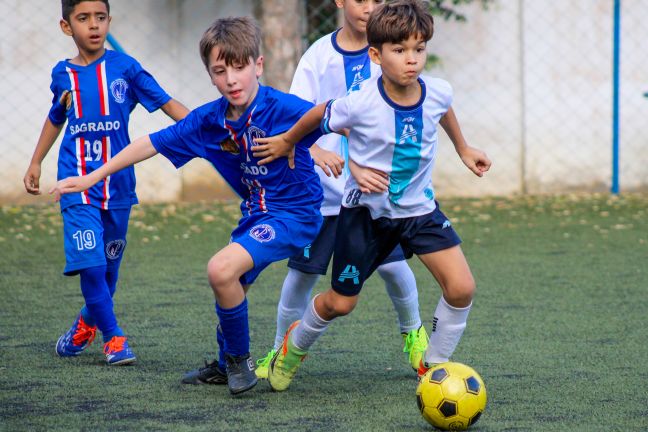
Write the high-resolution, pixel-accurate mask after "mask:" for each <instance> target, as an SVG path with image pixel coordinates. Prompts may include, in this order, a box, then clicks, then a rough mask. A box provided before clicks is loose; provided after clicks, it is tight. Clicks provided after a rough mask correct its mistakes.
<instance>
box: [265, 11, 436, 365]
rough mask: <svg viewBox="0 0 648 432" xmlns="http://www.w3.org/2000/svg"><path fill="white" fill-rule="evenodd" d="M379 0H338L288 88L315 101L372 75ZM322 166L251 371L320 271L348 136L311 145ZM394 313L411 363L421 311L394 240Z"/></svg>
mask: <svg viewBox="0 0 648 432" xmlns="http://www.w3.org/2000/svg"><path fill="white" fill-rule="evenodd" d="M380 3H382V1H373V0H350V1H349V0H347V1H344V0H337V1H336V5H337V7H338V8H341V9H342V10H343V12H344V25H343V27H342V28H340V29H338V30H336V31H335V32H333V33H331V34H328V35H326V36H324V37H322V38H321V39H319V40H317V41H316V42H315V43H314V44H313V45H312V46H311V47H310V48H309V49H308V50H307V51H306V53H304V55H303V56H302V58H301V60H300V61H299V65H298V66H297V70H296V71H295V75H294V77H293V82H292V85H291V87H290V93H292V94H294V95H297V96H299V97H300V98H302V99H305V100H307V101H309V102H312V103H314V104H320V103H323V102H327V101H329V100H331V99H337V98H341V97H344V96H345V95H347V94H349V93H351V92H354V91H357V90H359V89H360V87H361V86H363V85H365V83H367V82H372V81H375V78H376V76H378V75H380V67H379V66H378V65H377V64H375V63H373V62H371V61H370V59H369V55H368V50H369V46H368V45H367V33H366V24H367V20H368V19H369V14H370V13H371V12H372V11H373V10H374V9H375V7H376V6H377V5H378V4H380ZM310 152H311V155H312V156H313V159H314V160H315V161H316V163H317V165H319V166H320V167H323V170H317V173H318V174H319V177H320V182H321V183H322V188H323V189H324V201H323V202H322V207H321V209H320V210H321V212H322V215H323V216H324V222H323V224H322V228H321V230H320V232H319V234H318V236H317V238H316V239H315V241H313V243H312V244H310V245H308V246H307V247H306V248H305V249H304V250H303V252H302V253H300V254H299V255H296V256H294V257H292V258H291V259H290V260H289V261H288V274H287V275H286V278H285V280H284V283H283V287H282V289H281V298H280V299H279V304H278V305H277V329H276V334H275V342H274V347H273V349H272V350H271V351H270V352H269V353H268V355H266V357H265V358H263V359H260V360H258V361H257V368H256V370H255V372H256V375H257V377H259V378H267V376H268V365H269V364H270V360H271V359H272V357H273V356H274V354H275V352H276V350H277V349H278V348H279V347H280V346H281V344H282V342H283V337H284V335H285V333H286V331H287V330H288V327H289V326H290V324H292V323H293V322H294V321H296V320H298V319H299V318H301V317H302V316H303V314H304V312H305V311H306V308H307V307H308V303H309V300H310V296H311V292H312V290H313V287H314V286H315V284H316V283H317V281H318V280H319V278H320V275H325V274H326V270H327V268H328V265H329V262H330V261H331V256H332V255H333V246H334V242H335V231H336V228H337V223H338V214H339V213H340V205H341V204H342V193H343V192H344V184H345V182H346V178H348V177H349V170H348V165H347V164H346V163H345V162H346V161H347V159H348V143H347V139H346V137H344V136H340V135H338V134H329V135H325V136H323V137H321V138H320V139H319V140H318V141H317V143H316V144H313V146H312V147H311V148H310ZM376 270H377V272H378V274H379V275H380V277H382V279H383V280H384V281H385V288H386V289H387V293H388V294H389V297H390V298H391V300H392V303H393V305H394V309H396V312H397V314H398V321H399V327H400V333H401V335H402V337H403V342H404V347H403V352H405V353H407V354H408V360H409V363H410V365H411V366H412V368H413V369H414V370H416V369H417V368H418V365H419V363H420V361H421V357H422V356H423V353H424V352H425V350H426V348H427V341H428V335H427V333H426V331H425V327H423V326H422V323H421V317H420V315H419V305H418V291H417V289H416V278H415V277H414V273H413V272H412V270H411V269H410V268H409V266H408V265H407V262H406V261H405V256H404V254H403V250H402V248H401V247H400V245H398V246H396V248H395V249H394V250H393V251H392V252H391V253H390V254H389V255H388V256H387V257H386V258H385V260H384V261H382V263H380V265H379V266H378V268H377V269H376Z"/></svg>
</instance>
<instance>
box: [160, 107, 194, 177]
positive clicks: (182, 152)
mask: <svg viewBox="0 0 648 432" xmlns="http://www.w3.org/2000/svg"><path fill="white" fill-rule="evenodd" d="M149 137H150V139H151V143H152V144H153V147H155V150H157V151H158V153H160V154H161V155H163V156H164V157H166V158H167V159H169V160H170V161H171V163H172V164H173V165H174V166H175V167H176V168H180V167H181V166H183V165H184V164H186V163H187V162H189V161H190V160H191V159H193V158H196V157H201V158H204V157H205V155H206V150H205V143H206V140H205V137H204V129H203V117H202V116H201V115H200V113H199V112H196V111H195V110H194V111H192V112H190V113H189V115H188V116H187V117H185V118H184V119H182V120H180V121H179V122H178V123H176V124H173V125H171V126H169V127H167V128H165V129H162V130H160V131H158V132H155V133H152V134H150V135H149Z"/></svg>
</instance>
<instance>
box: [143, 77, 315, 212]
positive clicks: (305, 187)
mask: <svg viewBox="0 0 648 432" xmlns="http://www.w3.org/2000/svg"><path fill="white" fill-rule="evenodd" d="M228 106H229V102H228V101H227V99H225V98H220V99H218V100H216V101H213V102H210V103H208V104H205V105H203V106H201V107H199V108H197V109H195V110H193V111H192V112H191V113H190V114H189V115H188V116H187V117H186V118H184V119H183V120H181V121H179V122H178V123H176V124H174V125H172V126H169V127H168V128H166V129H163V130H161V131H159V132H156V133H154V134H151V135H150V138H151V142H152V143H153V146H154V147H155V148H156V150H157V151H158V152H159V153H161V154H162V155H164V156H165V157H166V158H168V159H169V160H170V161H171V162H172V163H173V164H174V165H175V166H176V167H177V168H179V167H181V166H182V165H184V164H186V163H187V162H189V161H190V160H191V159H193V158H196V157H200V158H203V159H206V160H207V161H209V162H211V163H212V165H214V167H215V168H216V169H217V170H218V171H219V172H220V173H221V175H222V176H223V177H224V178H225V180H226V181H227V182H228V183H229V184H230V186H232V188H234V190H235V191H237V193H238V194H239V195H240V196H241V197H242V198H243V202H242V203H241V213H242V214H243V215H244V216H251V215H256V214H263V213H267V214H272V215H275V216H280V215H281V214H286V215H287V216H289V217H292V218H297V219H299V218H302V217H303V218H312V217H313V216H317V217H320V213H319V207H320V204H321V202H322V187H321V186H320V183H319V178H318V176H317V174H316V173H315V170H314V165H313V160H312V159H311V157H310V153H309V152H308V147H310V145H312V144H313V143H314V142H315V140H317V138H319V136H320V132H319V131H315V132H313V133H311V134H310V135H308V136H307V137H305V138H304V139H303V140H302V141H301V142H299V143H298V144H297V146H296V147H295V169H291V168H290V167H289V166H288V159H287V158H285V157H284V158H279V159H276V160H274V161H272V162H270V163H269V164H267V165H258V163H257V162H258V161H259V159H258V158H255V157H254V156H252V149H251V147H252V144H253V139H254V138H261V137H265V136H274V135H278V134H281V133H283V132H285V131H287V130H288V129H290V127H291V126H292V125H293V124H294V123H296V122H297V120H299V118H300V117H301V116H302V115H304V114H305V113H306V112H307V111H308V110H309V109H310V108H312V107H313V104H311V103H310V102H306V101H304V100H302V99H300V98H298V97H297V96H293V95H289V94H286V93H282V92H280V91H278V90H275V89H273V88H270V87H265V86H261V85H260V86H259V91H258V93H257V95H256V97H255V99H254V101H253V102H252V103H251V104H250V106H249V107H248V109H247V110H246V111H245V113H243V115H241V117H240V118H239V119H238V120H236V121H231V120H227V119H226V114H227V108H228Z"/></svg>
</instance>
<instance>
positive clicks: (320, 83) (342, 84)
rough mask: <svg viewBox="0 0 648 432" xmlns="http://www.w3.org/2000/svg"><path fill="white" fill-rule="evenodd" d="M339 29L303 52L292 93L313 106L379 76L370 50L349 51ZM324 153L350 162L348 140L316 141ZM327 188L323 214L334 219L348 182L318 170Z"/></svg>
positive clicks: (325, 138) (327, 138)
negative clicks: (342, 40) (329, 152)
mask: <svg viewBox="0 0 648 432" xmlns="http://www.w3.org/2000/svg"><path fill="white" fill-rule="evenodd" d="M338 32H339V30H337V31H335V32H333V33H331V34H328V35H326V36H324V37H322V38H320V39H319V40H317V41H316V42H315V43H314V44H313V45H311V47H310V48H308V50H307V51H306V52H305V53H304V55H303V56H302V58H301V60H300V61H299V64H298V65H297V70H296V71H295V75H294V77H293V81H292V85H291V86H290V93H292V94H294V95H297V96H299V97H300V98H302V99H305V100H307V101H309V102H312V103H314V104H320V103H324V102H326V101H329V100H331V99H338V98H342V97H344V96H346V95H347V94H349V93H351V92H354V91H357V90H359V89H360V87H361V86H362V85H364V83H366V82H368V81H369V80H370V79H372V78H373V79H375V77H376V76H377V75H379V74H380V67H379V66H378V65H376V64H375V63H372V62H371V60H369V55H368V51H369V47H368V46H367V47H365V48H364V49H361V50H358V51H346V50H344V49H342V48H341V47H340V46H339V45H338V44H337V41H336V38H337V34H338ZM317 145H319V146H320V147H321V148H323V149H324V150H328V151H332V152H335V153H337V154H339V155H341V156H342V157H344V159H345V161H346V160H347V159H348V145H347V140H346V138H345V137H343V136H340V135H338V134H330V135H325V136H323V137H321V138H320V139H319V140H318V141H317ZM317 173H318V174H319V177H320V181H321V182H322V187H323V189H324V201H323V202H322V208H321V211H322V215H324V216H334V215H337V214H338V213H339V212H340V204H341V202H342V192H343V191H344V184H345V181H346V180H345V179H346V177H348V175H349V171H348V167H347V168H345V170H344V174H345V175H343V176H340V177H338V178H335V177H333V176H331V177H327V176H326V174H324V172H323V171H322V170H320V169H318V170H317Z"/></svg>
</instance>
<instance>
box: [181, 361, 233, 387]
mask: <svg viewBox="0 0 648 432" xmlns="http://www.w3.org/2000/svg"><path fill="white" fill-rule="evenodd" d="M182 384H227V372H225V371H224V370H223V369H221V368H220V366H218V360H214V361H213V362H211V363H207V360H205V366H204V367H201V368H198V369H194V370H192V371H189V372H187V373H186V374H184V376H183V377H182Z"/></svg>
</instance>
